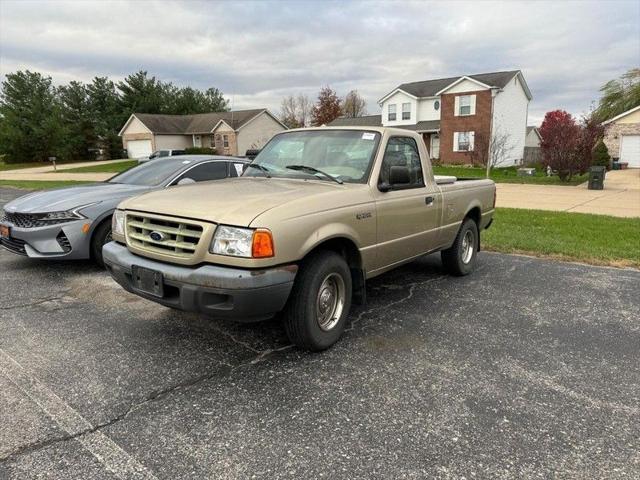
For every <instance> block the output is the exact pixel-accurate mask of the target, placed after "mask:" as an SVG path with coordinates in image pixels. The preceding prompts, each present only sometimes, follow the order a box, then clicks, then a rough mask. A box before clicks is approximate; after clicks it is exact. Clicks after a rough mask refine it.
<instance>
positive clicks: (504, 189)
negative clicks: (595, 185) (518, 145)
mask: <svg viewBox="0 0 640 480" xmlns="http://www.w3.org/2000/svg"><path fill="white" fill-rule="evenodd" d="M497 188H498V198H497V205H498V207H510V208H533V209H540V210H556V211H560V212H580V213H595V214H601V215H613V216H615V217H640V169H629V170H615V171H611V172H607V175H606V178H605V182H604V190H588V189H587V184H586V183H585V184H582V185H579V186H577V187H564V186H556V185H523V184H513V183H499V184H497Z"/></svg>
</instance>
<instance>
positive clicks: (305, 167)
mask: <svg viewBox="0 0 640 480" xmlns="http://www.w3.org/2000/svg"><path fill="white" fill-rule="evenodd" d="M285 168H288V169H290V170H300V171H302V172H307V173H312V174H315V173H319V174H320V175H324V176H325V177H327V178H329V179H331V180H333V181H334V182H336V183H339V184H340V185H342V184H343V183H344V182H343V181H342V180H340V179H339V178H336V177H334V176H333V175H329V174H328V173H327V172H323V171H322V170H318V169H317V168H316V167H310V166H309V165H287V166H286V167H285Z"/></svg>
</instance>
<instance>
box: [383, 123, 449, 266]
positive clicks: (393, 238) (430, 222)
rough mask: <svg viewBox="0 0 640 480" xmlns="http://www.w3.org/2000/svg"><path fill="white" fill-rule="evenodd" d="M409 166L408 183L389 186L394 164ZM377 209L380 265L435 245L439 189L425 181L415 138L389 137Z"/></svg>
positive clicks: (409, 256) (403, 258) (427, 249)
mask: <svg viewBox="0 0 640 480" xmlns="http://www.w3.org/2000/svg"><path fill="white" fill-rule="evenodd" d="M393 166H400V167H406V168H407V169H408V170H409V178H408V180H409V182H408V183H403V184H397V185H390V173H391V167H393ZM427 185H428V186H427ZM375 196H376V211H377V245H376V249H377V255H376V260H377V262H376V263H377V267H376V268H384V267H388V266H390V265H393V264H395V263H399V262H402V261H403V260H406V259H408V258H411V257H417V256H419V255H421V254H423V253H426V252H427V251H429V250H430V249H432V248H433V247H435V246H436V245H435V241H436V239H435V236H436V235H437V227H438V208H439V205H440V193H439V190H437V189H434V186H433V185H431V184H430V182H429V184H426V183H425V178H424V170H423V168H422V163H421V161H420V154H419V150H418V146H417V144H416V141H415V139H414V138H412V137H402V136H393V137H390V138H389V141H388V142H387V146H386V148H385V152H384V157H383V159H382V164H381V166H380V174H379V179H378V190H377V192H375Z"/></svg>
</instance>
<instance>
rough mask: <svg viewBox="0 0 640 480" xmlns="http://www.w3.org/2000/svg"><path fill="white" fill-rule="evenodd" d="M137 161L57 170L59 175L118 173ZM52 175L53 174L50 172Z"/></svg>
mask: <svg viewBox="0 0 640 480" xmlns="http://www.w3.org/2000/svg"><path fill="white" fill-rule="evenodd" d="M137 164H138V161H137V160H123V161H121V162H114V163H106V164H102V165H89V166H88V167H77V168H68V169H65V170H59V172H60V173H120V172H122V171H124V170H127V169H128V168H131V167H135V166H136V165H137ZM52 173H53V172H52Z"/></svg>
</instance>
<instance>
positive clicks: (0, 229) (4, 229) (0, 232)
mask: <svg viewBox="0 0 640 480" xmlns="http://www.w3.org/2000/svg"><path fill="white" fill-rule="evenodd" d="M10 233H11V230H10V229H9V226H8V225H0V237H5V238H9V234H10Z"/></svg>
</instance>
